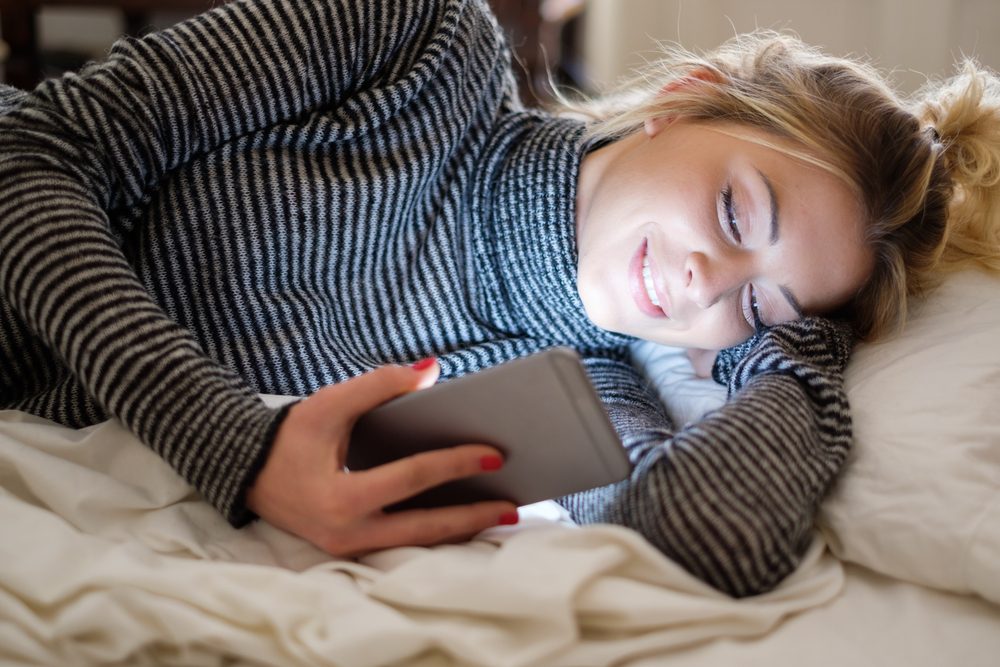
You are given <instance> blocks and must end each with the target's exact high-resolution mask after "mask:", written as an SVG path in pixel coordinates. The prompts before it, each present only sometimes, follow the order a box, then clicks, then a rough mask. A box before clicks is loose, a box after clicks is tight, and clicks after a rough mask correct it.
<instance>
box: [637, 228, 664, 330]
mask: <svg viewBox="0 0 1000 667" xmlns="http://www.w3.org/2000/svg"><path fill="white" fill-rule="evenodd" d="M647 245H648V244H647V241H646V239H645V238H643V239H642V243H640V244H639V249H638V250H636V251H635V255H633V256H632V261H631V262H629V272H628V284H629V291H630V292H631V293H632V300H633V301H635V304H636V305H637V306H638V307H639V310H640V311H642V313H644V314H646V315H649V316H650V317H658V318H665V317H667V312H666V309H665V308H663V307H661V306H663V305H666V306H667V307H669V302H668V301H667V300H666V299H664V296H663V293H662V292H661V291H660V290H659V289H657V290H656V296H657V298H658V299H659V301H660V304H661V306H657V305H656V304H654V303H653V302H652V301H650V300H649V295H648V294H647V293H646V281H645V280H643V277H642V264H643V259H645V257H646V249H647ZM650 268H651V269H652V266H650Z"/></svg>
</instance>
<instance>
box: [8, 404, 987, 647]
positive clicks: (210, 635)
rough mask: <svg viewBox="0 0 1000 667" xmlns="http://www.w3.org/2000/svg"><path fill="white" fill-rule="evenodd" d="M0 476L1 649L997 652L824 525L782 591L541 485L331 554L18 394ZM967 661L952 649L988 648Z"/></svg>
mask: <svg viewBox="0 0 1000 667" xmlns="http://www.w3.org/2000/svg"><path fill="white" fill-rule="evenodd" d="M0 486H2V491H0V525H2V526H3V530H4V539H3V540H2V542H0V664H5V665H6V664H44V665H56V664H58V665H78V664H79V665H82V664H114V663H121V664H130V665H141V664H160V665H163V664H176V665H188V666H190V665H217V664H219V665H221V664H275V665H323V664H330V665H333V664H336V665H389V664H418V665H437V664H462V665H505V666H514V665H574V666H585V665H610V664H630V663H635V664H649V665H652V664H660V663H658V662H657V660H662V659H664V658H666V657H668V656H672V655H684V656H694V657H701V656H707V657H706V658H705V660H706V662H705V663H704V664H736V663H734V662H733V659H735V658H733V656H736V657H740V656H749V655H757V654H756V653H754V652H755V651H758V650H765V647H766V650H765V652H764V653H761V654H760V655H765V656H766V655H771V656H782V657H783V658H784V656H789V655H798V652H799V651H802V650H806V651H811V652H812V653H811V655H821V654H822V655H828V654H829V655H838V653H836V652H833V653H831V652H830V651H829V650H828V649H820V648H819V647H818V646H817V644H818V643H826V642H829V643H830V645H831V646H837V645H839V644H841V643H842V642H843V641H845V639H846V638H845V636H844V635H845V633H847V632H848V631H851V632H853V631H859V632H860V631H864V630H865V629H866V628H867V629H870V628H873V627H878V626H881V627H883V628H884V627H886V626H895V627H897V628H899V629H900V630H901V631H902V630H904V629H906V630H908V631H909V630H915V631H916V635H915V637H916V638H917V639H916V640H914V641H919V640H921V639H925V638H928V637H929V634H928V632H929V630H930V629H931V627H932V626H938V627H941V628H945V629H948V628H951V629H952V630H953V634H952V636H951V637H945V638H944V639H935V641H941V642H951V643H952V644H948V643H944V644H941V645H942V646H945V647H947V646H950V645H953V649H954V650H958V649H960V648H962V647H965V648H966V649H968V648H969V647H970V646H971V647H975V646H976V645H977V644H978V645H979V646H981V647H982V648H983V651H986V649H987V648H988V649H990V651H991V653H984V654H983V655H998V654H1000V644H998V643H1000V639H998V638H1000V612H998V609H997V608H995V607H993V606H991V605H989V604H988V603H984V602H980V601H978V600H976V599H973V598H959V597H955V598H952V597H949V596H944V595H943V594H939V593H932V592H930V591H929V590H927V589H922V588H920V587H916V586H913V585H911V584H903V583H901V582H892V581H879V580H878V579H877V578H874V579H873V578H872V577H875V576H876V575H871V576H868V578H865V575H858V576H854V575H852V577H851V578H849V579H848V585H847V588H846V594H845V587H844V582H845V579H844V572H845V568H844V566H843V564H842V563H841V562H840V561H838V560H837V559H835V558H834V557H833V556H832V555H831V554H830V553H829V551H828V550H826V549H825V547H824V543H823V541H822V539H821V538H820V537H819V536H817V539H816V542H815V543H814V545H813V547H812V550H811V551H810V554H809V556H808V558H807V559H806V562H805V563H804V564H803V566H802V568H800V570H799V571H798V572H797V573H796V574H795V575H794V576H793V577H792V578H791V579H789V580H788V581H787V582H785V584H784V585H782V586H781V587H780V588H779V589H778V590H777V591H775V592H773V593H771V594H768V595H765V596H761V597H760V598H756V599H752V600H745V601H740V602H737V601H733V600H729V599H727V598H725V597H723V596H721V595H719V594H717V593H716V592H714V591H712V590H711V589H709V588H707V587H706V586H704V585H703V584H701V583H700V582H698V581H696V580H694V579H693V578H691V577H690V576H688V575H687V574H686V573H685V572H683V571H682V570H680V569H679V568H678V567H676V566H674V565H673V564H672V563H671V562H669V561H667V560H666V559H664V558H663V557H662V556H661V555H660V554H659V553H658V552H656V551H655V550H654V549H652V548H651V547H650V546H649V545H647V544H646V543H645V542H644V541H643V540H641V539H640V538H639V537H638V536H637V535H636V534H634V533H632V532H631V531H628V530H625V529H622V528H619V527H613V526H595V527H588V528H579V527H575V526H572V525H570V524H569V523H568V522H566V521H565V519H564V518H563V517H561V516H560V514H559V512H558V508H557V506H555V505H554V504H552V503H547V504H541V505H537V506H532V507H530V508H528V509H527V510H526V512H525V514H526V520H525V521H524V522H523V523H522V524H521V525H519V526H516V527H511V528H503V529H494V530H492V531H488V532H487V533H485V534H483V535H482V536H480V538H479V539H477V540H475V541H473V542H471V543H468V544H463V545H451V546H442V547H438V548H435V549H423V548H409V549H394V550H388V551H383V552H380V553H377V554H373V555H371V556H369V557H366V558H364V559H361V560H360V561H357V562H356V561H349V560H337V559H333V558H328V557H327V556H325V555H324V554H322V553H320V552H319V551H318V550H316V549H314V548H312V547H311V546H309V545H308V544H306V543H304V542H302V541H300V540H298V539H296V538H293V537H291V536H289V535H287V534H285V533H282V532H281V531H278V530H276V529H273V528H271V527H269V526H268V525H266V524H263V523H258V524H256V525H254V526H252V527H251V528H249V529H244V530H241V531H236V530H233V529H231V528H230V527H229V526H228V525H227V524H226V523H225V522H224V521H222V519H221V518H220V517H219V516H218V515H217V513H216V512H215V511H214V510H213V509H212V508H211V507H210V506H208V505H207V504H206V503H205V502H204V501H202V500H201V499H200V498H199V497H198V496H197V495H196V494H195V493H194V492H193V491H192V490H191V489H190V488H189V487H188V486H187V485H186V484H185V483H184V482H183V481H182V480H181V479H180V478H178V477H177V476H176V475H175V474H174V473H173V472H172V471H171V470H170V469H169V467H168V466H166V464H165V463H163V462H162V461H161V460H160V459H159V458H157V457H156V456H155V455H154V454H152V453H151V452H150V451H149V450H148V449H147V448H146V447H144V446H143V445H141V444H140V443H139V442H138V441H136V440H135V439H134V438H133V437H131V436H130V435H129V434H127V433H126V432H125V431H124V430H123V429H121V428H120V427H119V426H118V424H117V423H115V422H107V423H105V424H101V425H98V426H95V427H91V428H90V429H86V430H83V431H72V430H69V429H65V428H62V427H60V426H57V425H55V424H51V423H48V422H44V421H42V420H39V419H36V418H34V417H30V416H28V415H25V414H23V413H18V412H11V411H8V412H0ZM855 580H856V582H855ZM855 589H857V591H860V592H853V593H852V591H855ZM848 599H850V600H852V602H850V603H849V605H848V607H847V608H846V609H845V608H843V606H842V605H843V604H844V603H843V601H845V600H848ZM811 618H816V619H817V621H815V622H813V621H811V620H810V619H811ZM859 619H869V620H865V621H861V620H859ZM909 619H912V623H913V625H912V626H910V625H908V624H909V623H910V620H909ZM959 620H961V622H958V621H959ZM952 621H954V622H952ZM966 621H968V622H966ZM796 628H800V629H796ZM852 628H853V629H854V630H851V629H852ZM952 630H949V632H952ZM890 644H891V642H890ZM900 645H901V644H899V642H897V643H896V646H900ZM772 646H773V647H772ZM904 646H917V644H908V645H904ZM838 650H839V651H840V653H839V655H843V656H845V657H847V656H854V657H857V656H859V655H860V656H869V657H871V656H876V655H884V650H891V648H890V649H885V647H882V648H879V647H874V646H873V648H872V649H871V650H869V649H866V648H865V647H864V645H863V644H859V643H857V642H855V643H853V644H852V645H851V646H849V647H847V648H843V647H842V648H840V649H838ZM949 650H950V649H949ZM824 651H825V653H824ZM912 652H913V653H914V654H919V655H922V656H925V657H927V656H933V655H936V654H934V653H927V652H923V651H917V650H916V649H914V650H913V651H912ZM715 655H718V656H728V657H727V658H726V660H725V661H724V662H722V663H716V662H714V661H713V659H714V658H713V657H714V656H715ZM650 656H655V657H656V660H654V659H653V658H651V657H650ZM980 657H981V656H979V654H978V653H976V652H975V651H972V652H970V651H969V650H966V654H965V655H964V658H963V661H962V664H965V665H976V664H983V665H986V664H990V663H987V662H983V661H980V662H976V660H977V659H979V658H980ZM648 660H652V662H647V661H648ZM761 660H763V662H761V663H760V664H764V663H767V664H780V663H775V662H774V661H773V660H770V658H761ZM736 662H738V663H739V664H750V663H749V662H743V661H742V658H740V659H739V660H737V661H736ZM684 664H689V663H687V662H684ZM692 664H694V663H692ZM797 664H798V663H797ZM813 664H815V663H813ZM831 664H832V663H831ZM851 664H858V663H857V662H856V661H854V662H852V663H851ZM870 664H883V663H877V662H873V663H870ZM908 664H928V665H930V664H941V663H939V662H923V663H921V662H919V661H916V662H914V661H909V662H908ZM992 664H995V663H992Z"/></svg>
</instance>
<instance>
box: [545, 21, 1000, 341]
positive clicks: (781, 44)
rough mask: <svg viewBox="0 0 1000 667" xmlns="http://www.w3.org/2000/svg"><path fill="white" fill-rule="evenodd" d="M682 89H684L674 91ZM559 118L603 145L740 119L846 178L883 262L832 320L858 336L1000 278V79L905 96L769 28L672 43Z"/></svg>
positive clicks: (972, 67)
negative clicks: (939, 294)
mask: <svg viewBox="0 0 1000 667" xmlns="http://www.w3.org/2000/svg"><path fill="white" fill-rule="evenodd" d="M680 82H687V83H688V84H689V85H671V84H677V83H680ZM664 91H668V94H663V93H664ZM560 110H561V111H562V112H570V113H576V114H582V115H584V116H585V117H587V118H589V119H591V120H593V121H594V122H592V123H591V124H590V125H589V128H588V135H589V137H590V138H592V139H604V140H614V139H618V138H621V137H624V136H626V135H628V134H630V133H632V132H635V131H637V130H639V129H640V128H641V127H642V126H643V123H644V122H645V121H646V120H647V119H650V118H658V117H663V116H665V115H666V116H671V117H675V118H678V117H679V118H686V119H688V120H693V121H703V122H713V121H728V122H732V121H736V122H738V123H744V124H746V125H748V126H751V127H754V128H758V129H762V130H765V131H766V132H767V133H770V134H771V135H772V136H774V137H776V138H779V139H783V140H784V141H783V142H782V143H781V144H768V145H770V146H772V147H774V148H777V149H778V150H782V151H783V152H785V153H789V154H791V155H792V156H793V157H796V158H798V159H801V160H804V161H806V162H809V163H811V164H813V165H816V166H819V167H821V168H823V169H826V170H827V171H829V172H831V173H833V174H835V175H836V176H837V177H839V178H840V179H842V180H843V181H844V182H845V183H847V184H848V186H850V188H851V189H852V190H853V191H854V192H855V193H856V194H857V196H858V200H859V201H860V203H861V206H862V211H863V214H864V216H865V221H866V225H865V229H866V241H867V243H868V244H869V246H870V247H871V248H872V250H873V253H874V256H875V267H874V270H873V272H872V275H871V277H870V278H869V280H868V281H867V282H866V283H865V284H864V286H863V287H862V288H861V289H860V290H859V291H858V293H857V294H855V295H854V297H853V299H852V300H851V302H850V303H849V304H848V305H847V306H846V307H845V308H844V311H843V312H841V313H837V314H838V315H841V316H845V317H847V318H849V319H850V320H851V321H852V322H853V323H854V326H855V329H856V331H857V333H858V335H859V336H860V337H861V338H862V339H866V340H873V339H876V338H879V337H880V336H883V335H885V334H887V333H890V332H892V331H895V330H897V329H898V328H899V327H900V326H901V325H902V323H903V322H904V321H905V319H906V314H907V304H908V299H909V298H910V297H913V296H919V295H922V294H924V293H926V292H927V291H928V290H929V289H931V288H933V287H934V286H935V285H937V284H938V283H939V282H940V280H941V278H942V277H943V276H944V275H945V274H947V273H949V272H952V271H956V270H959V269H964V268H967V267H970V266H975V267H979V268H982V269H985V270H988V271H991V272H994V273H1000V220H998V214H1000V203H998V200H1000V188H998V182H1000V82H998V79H997V77H996V75H995V74H993V73H991V72H989V71H987V70H985V69H984V68H982V67H980V66H979V65H977V64H976V63H975V62H974V61H971V60H967V61H965V62H964V63H963V65H962V66H961V68H960V71H959V73H958V74H957V75H955V76H954V77H953V78H951V79H948V80H946V81H943V82H932V83H929V84H928V85H927V86H925V87H924V88H923V89H922V90H921V91H920V92H918V93H917V94H916V95H914V96H912V97H910V98H904V97H901V96H900V95H898V94H897V93H896V92H895V91H894V90H893V89H892V88H891V87H890V86H889V85H888V83H887V81H886V79H885V78H884V77H883V76H882V75H881V74H880V73H879V72H878V71H877V70H876V69H875V68H873V67H872V66H870V65H869V64H867V63H865V62H861V61H856V60H850V59H845V58H836V57H831V56H828V55H825V54H823V53H821V52H820V51H819V50H817V49H815V48H812V47H810V46H807V45H806V44H804V43H802V42H801V41H800V40H798V39H797V38H796V37H793V36H791V35H787V34H783V33H775V32H770V31H760V32H755V33H751V34H746V35H740V36H737V37H735V38H733V39H731V40H730V41H728V42H726V43H725V44H723V45H722V46H721V47H719V48H718V49H716V50H714V51H712V52H711V53H708V54H704V55H696V54H693V53H690V52H688V51H685V50H683V49H680V48H677V47H672V48H667V49H665V52H664V55H663V57H662V58H661V59H659V60H657V61H656V62H653V63H651V64H649V65H648V66H647V67H646V68H645V69H644V70H643V71H641V72H640V73H639V74H638V75H637V76H636V77H635V78H633V79H631V80H629V81H626V82H624V83H623V84H622V87H621V88H620V89H619V91H618V92H617V93H613V94H611V95H608V96H605V97H603V98H600V99H595V100H589V101H584V102H569V101H568V100H566V99H565V98H563V99H562V100H561V109H560ZM789 144H790V145H792V146H794V147H795V148H793V149H788V148H787V146H788V145H789Z"/></svg>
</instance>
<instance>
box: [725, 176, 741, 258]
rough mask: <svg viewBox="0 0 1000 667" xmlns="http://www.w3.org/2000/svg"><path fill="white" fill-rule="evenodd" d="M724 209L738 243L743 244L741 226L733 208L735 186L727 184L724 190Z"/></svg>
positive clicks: (730, 230)
mask: <svg viewBox="0 0 1000 667" xmlns="http://www.w3.org/2000/svg"><path fill="white" fill-rule="evenodd" d="M722 211H723V215H724V216H725V218H726V220H725V222H726V224H728V225H729V232H730V234H732V236H733V240H735V241H736V243H737V244H740V245H742V243H743V236H742V235H741V234H740V226H739V225H738V224H737V220H736V212H735V210H734V209H733V186H731V185H727V186H726V187H725V188H724V189H723V190H722Z"/></svg>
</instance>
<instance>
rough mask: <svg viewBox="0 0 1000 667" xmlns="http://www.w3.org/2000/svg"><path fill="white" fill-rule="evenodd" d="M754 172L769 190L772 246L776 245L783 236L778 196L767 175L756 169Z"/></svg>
mask: <svg viewBox="0 0 1000 667" xmlns="http://www.w3.org/2000/svg"><path fill="white" fill-rule="evenodd" d="M754 170H755V171H756V172H757V175H758V176H760V180H762V181H764V187H766V188H767V195H768V197H770V199H771V239H770V244H771V245H774V244H775V243H777V242H778V238H779V235H780V234H781V228H780V227H779V226H778V196H777V195H775V194H774V185H772V184H771V179H770V178H768V177H767V174H765V173H764V172H762V171H761V170H760V169H757V168H756V167H755V168H754Z"/></svg>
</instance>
